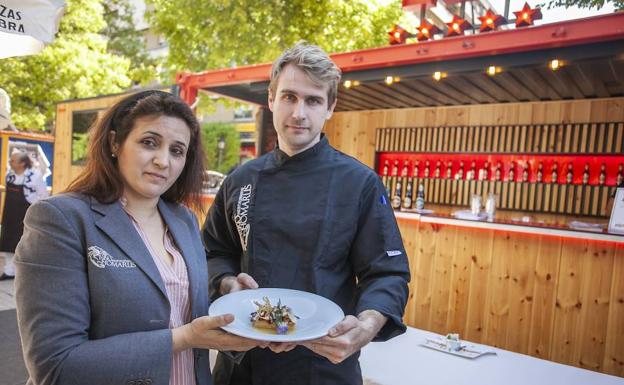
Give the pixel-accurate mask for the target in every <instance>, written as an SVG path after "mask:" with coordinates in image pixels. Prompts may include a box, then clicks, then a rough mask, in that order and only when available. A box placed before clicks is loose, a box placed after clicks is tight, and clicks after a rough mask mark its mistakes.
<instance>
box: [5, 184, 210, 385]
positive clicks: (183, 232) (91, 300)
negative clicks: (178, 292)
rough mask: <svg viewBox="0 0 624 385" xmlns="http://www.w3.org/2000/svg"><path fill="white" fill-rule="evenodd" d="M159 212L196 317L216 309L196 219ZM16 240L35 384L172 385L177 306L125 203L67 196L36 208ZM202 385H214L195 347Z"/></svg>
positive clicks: (168, 209) (166, 209)
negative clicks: (172, 325) (172, 323)
mask: <svg viewBox="0 0 624 385" xmlns="http://www.w3.org/2000/svg"><path fill="white" fill-rule="evenodd" d="M158 209H159V211H160V214H161V215H162V217H163V219H164V221H165V223H166V224H167V226H168V227H169V230H170V231H171V234H172V235H173V238H174V239H175V243H176V245H177V246H178V248H179V249H180V251H181V254H182V255H183V257H184V260H185V261H186V267H187V270H188V275H189V281H190V301H191V315H192V318H196V317H199V316H202V315H206V314H208V305H209V299H208V286H207V285H208V283H207V282H208V271H207V267H206V258H205V251H204V247H203V245H202V242H201V239H200V235H199V228H198V224H197V219H196V218H195V216H194V215H193V214H192V213H191V212H190V210H188V209H187V208H185V207H183V206H181V205H177V204H171V203H167V202H164V201H162V200H161V201H160V202H159V203H158ZM24 225H25V229H24V235H23V237H22V239H21V241H20V243H19V245H18V246H17V250H16V256H15V265H16V268H17V274H16V279H15V296H16V301H17V319H18V324H19V330H20V335H21V338H22V347H23V350H24V359H25V361H26V366H27V368H28V373H29V375H30V379H29V381H28V384H32V385H35V384H37V385H52V384H56V385H69V384H76V385H85V384H89V385H168V384H169V374H170V370H171V357H172V337H171V331H170V329H169V328H168V326H169V314H170V306H169V302H168V300H167V296H166V291H165V285H164V283H163V281H162V279H161V277H160V274H159V272H158V269H157V267H156V265H155V263H154V261H153V260H152V257H151V256H150V253H149V251H148V250H147V248H146V247H145V245H144V243H143V241H142V240H141V237H140V236H139V234H138V233H137V231H136V229H135V228H134V225H133V224H132V222H131V220H130V218H129V217H128V215H127V214H126V213H125V211H124V210H123V208H122V207H121V204H120V203H118V202H116V203H112V204H101V203H99V202H98V201H97V200H95V199H94V198H91V197H87V196H84V195H80V194H63V195H57V196H54V197H52V198H49V199H44V200H42V201H39V202H37V203H36V204H34V205H32V206H31V207H30V208H29V210H28V212H27V214H26V218H25V220H24ZM194 357H195V373H196V380H197V385H211V384H212V377H211V375H210V369H209V360H208V350H201V349H195V350H194Z"/></svg>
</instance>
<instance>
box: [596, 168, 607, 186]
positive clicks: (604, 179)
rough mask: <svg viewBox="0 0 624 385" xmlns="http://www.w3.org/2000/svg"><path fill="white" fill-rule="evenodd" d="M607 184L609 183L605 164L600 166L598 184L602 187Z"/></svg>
mask: <svg viewBox="0 0 624 385" xmlns="http://www.w3.org/2000/svg"><path fill="white" fill-rule="evenodd" d="M606 182H607V165H606V164H604V163H603V164H601V165H600V177H599V179H598V184H599V185H601V186H604V184H605V183H606Z"/></svg>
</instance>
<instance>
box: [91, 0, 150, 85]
mask: <svg viewBox="0 0 624 385" xmlns="http://www.w3.org/2000/svg"><path fill="white" fill-rule="evenodd" d="M102 5H103V7H104V20H105V22H106V27H105V28H104V29H103V30H102V34H103V35H104V36H106V38H107V39H108V52H111V53H114V54H117V55H122V56H124V57H126V58H128V59H130V73H129V75H130V78H131V79H132V81H133V83H135V84H143V85H145V84H148V83H150V82H153V81H154V80H156V78H157V71H156V67H157V65H158V60H156V59H153V58H150V57H149V55H148V52H147V48H146V46H145V43H144V41H143V37H142V36H141V32H139V31H137V29H136V25H135V23H134V20H133V17H132V15H133V12H134V7H133V6H132V4H130V2H129V1H128V0H107V1H103V2H102Z"/></svg>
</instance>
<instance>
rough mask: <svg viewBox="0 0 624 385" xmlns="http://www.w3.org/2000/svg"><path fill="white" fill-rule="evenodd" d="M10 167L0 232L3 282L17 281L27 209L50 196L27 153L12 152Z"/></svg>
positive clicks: (0, 277)
mask: <svg viewBox="0 0 624 385" xmlns="http://www.w3.org/2000/svg"><path fill="white" fill-rule="evenodd" d="M9 167H10V171H9V172H8V173H7V176H6V187H5V189H6V192H5V198H4V207H3V209H2V228H1V229H0V254H2V256H3V257H4V270H3V272H2V274H1V275H0V281H3V280H6V279H13V278H15V266H14V265H13V253H15V247H16V246H17V243H18V242H19V240H20V238H21V237H22V233H23V232H24V216H25V215H26V210H27V209H28V207H30V205H31V204H33V203H35V202H36V201H38V200H39V199H41V198H45V197H47V196H48V190H47V186H46V183H45V181H44V180H43V177H42V176H41V173H40V172H39V171H38V170H37V169H35V168H33V162H32V160H31V159H30V156H28V154H27V153H26V152H24V151H16V152H13V153H12V154H11V156H10V158H9Z"/></svg>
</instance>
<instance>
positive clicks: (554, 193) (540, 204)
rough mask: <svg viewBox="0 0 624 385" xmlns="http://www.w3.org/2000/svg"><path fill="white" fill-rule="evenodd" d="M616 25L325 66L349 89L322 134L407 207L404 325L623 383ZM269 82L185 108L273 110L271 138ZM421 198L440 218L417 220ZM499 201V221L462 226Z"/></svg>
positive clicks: (397, 50)
mask: <svg viewBox="0 0 624 385" xmlns="http://www.w3.org/2000/svg"><path fill="white" fill-rule="evenodd" d="M622 26H624V13H614V14H611V15H605V16H599V17H593V18H587V19H580V20H573V21H565V22H560V23H554V24H545V25H541V26H530V27H526V28H516V29H510V30H504V31H492V32H487V33H476V34H472V35H460V36H456V37H445V38H443V39H438V40H431V41H422V42H419V43H418V44H400V45H393V46H389V47H384V48H376V49H369V50H363V51H355V52H348V53H340V54H334V55H332V58H333V59H334V61H335V62H336V63H337V64H338V65H339V66H340V67H341V69H342V70H343V81H344V83H343V85H341V87H340V90H339V95H338V105H337V108H336V111H337V112H336V113H335V114H334V117H333V118H332V119H331V121H329V122H328V124H327V126H326V128H325V132H326V135H327V136H328V138H329V141H330V143H331V144H332V145H333V146H335V147H337V148H338V149H340V150H342V151H344V152H345V153H347V154H350V155H353V156H355V157H356V158H358V159H359V160H360V161H362V162H363V163H365V164H366V165H368V166H370V167H371V168H373V169H375V170H377V171H378V173H379V175H380V177H382V179H383V180H384V182H385V183H386V186H387V190H388V195H389V196H390V197H391V198H393V199H395V200H397V201H398V205H397V212H396V216H397V219H398V221H399V225H400V227H401V232H402V235H403V239H404V242H405V244H406V247H407V250H408V254H409V259H410V266H411V271H412V281H411V283H410V299H409V303H408V305H407V310H406V314H405V320H406V322H407V323H408V324H409V325H411V326H414V327H417V328H420V329H426V330H431V331H435V332H438V333H442V334H446V333H449V332H456V333H460V334H461V335H462V337H464V338H466V339H468V340H472V341H476V342H482V343H485V344H488V345H494V346H498V347H501V348H504V349H508V350H513V351H517V352H520V353H524V354H529V355H532V356H536V357H540V358H544V359H548V360H552V361H556V362H561V363H564V364H568V365H575V366H579V367H583V368H587V369H591V370H596V371H601V372H604V373H609V374H613V375H617V376H624V236H622V235H617V234H610V233H608V232H607V231H606V229H604V228H603V227H599V226H600V225H604V224H605V223H606V222H607V221H608V217H609V215H610V211H609V210H608V201H609V196H610V195H611V194H612V193H613V191H614V190H615V185H616V184H617V183H618V178H621V170H618V168H619V167H621V166H620V165H621V164H622V163H624V155H623V153H624V28H623V27H622ZM555 60H556V61H555ZM269 70H270V64H262V65H254V66H247V67H240V68H234V69H223V70H217V71H208V72H203V73H197V74H189V73H182V74H180V75H179V76H178V83H179V85H180V90H181V95H182V97H183V98H185V99H186V100H187V101H188V102H189V103H192V102H193V101H194V99H195V96H196V94H197V91H198V90H199V89H203V90H205V91H208V92H214V93H217V94H220V95H225V96H229V97H233V98H237V99H240V100H245V101H248V102H252V103H256V104H259V105H261V106H265V109H264V113H263V115H261V116H260V118H259V119H258V123H259V127H258V130H259V137H260V138H266V137H269V136H270V132H271V130H272V126H271V119H270V112H269V111H268V110H267V109H266V103H267V91H266V90H267V87H268V79H269ZM260 142H261V143H260V145H261V146H262V140H261V141H260ZM261 150H262V147H261ZM438 162H439V163H438ZM473 162H474V163H473ZM420 185H423V187H424V191H425V201H426V204H425V208H426V209H429V210H432V211H433V212H425V211H422V210H420V211H419V212H416V210H415V205H414V201H415V200H416V194H417V190H418V187H419V186H420ZM490 193H492V194H494V195H496V196H497V197H498V201H497V204H496V212H495V215H494V216H493V217H490V218H489V220H488V219H485V218H481V217H478V218H472V219H474V220H470V218H468V219H466V217H463V219H462V218H461V217H460V218H458V214H457V211H466V210H467V209H468V210H469V206H470V204H471V200H472V197H473V196H474V195H476V196H480V197H481V198H482V201H485V200H486V199H487V197H488V196H489V194H490ZM409 194H411V196H409ZM406 198H410V199H406ZM469 212H470V211H469ZM425 213H426V215H425ZM453 213H455V214H453ZM479 215H480V214H479ZM579 222H580V223H579ZM588 222H592V223H597V224H598V226H594V227H591V226H588V225H587V223H588ZM590 230H591V231H590Z"/></svg>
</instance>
